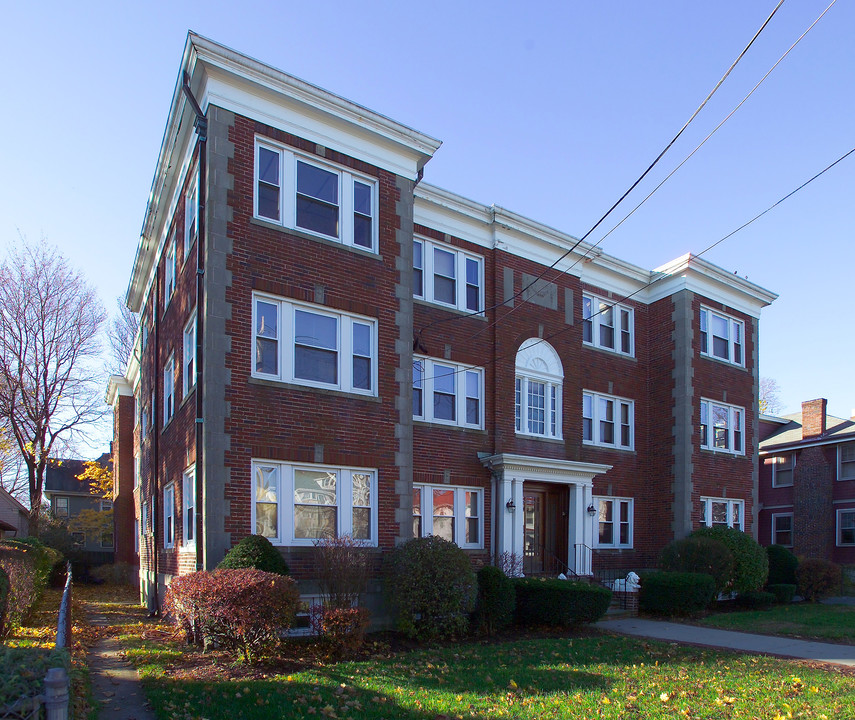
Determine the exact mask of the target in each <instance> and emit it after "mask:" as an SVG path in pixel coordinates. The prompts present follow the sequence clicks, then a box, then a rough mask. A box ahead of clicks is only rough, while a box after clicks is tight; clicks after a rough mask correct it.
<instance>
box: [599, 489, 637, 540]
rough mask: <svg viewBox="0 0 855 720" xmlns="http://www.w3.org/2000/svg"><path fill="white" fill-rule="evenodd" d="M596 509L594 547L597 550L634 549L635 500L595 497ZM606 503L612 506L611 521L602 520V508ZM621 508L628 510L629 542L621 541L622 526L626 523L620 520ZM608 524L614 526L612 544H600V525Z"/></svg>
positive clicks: (603, 496)
mask: <svg viewBox="0 0 855 720" xmlns="http://www.w3.org/2000/svg"><path fill="white" fill-rule="evenodd" d="M593 503H594V507H595V508H596V510H597V512H596V513H594V517H593V523H594V530H593V538H594V547H595V548H604V549H616V548H631V547H633V541H634V536H635V500H634V499H633V498H630V497H609V496H605V495H595V496H594V497H593ZM605 503H611V504H612V519H611V520H610V521H606V520H602V519H601V518H600V515H601V513H602V511H603V510H602V508H603V505H604V504H605ZM621 507H626V508H627V521H626V525H627V536H628V538H629V540H628V542H623V543H622V542H621V541H620V531H621V525H623V524H624V522H623V521H622V520H621V519H620V510H621ZM604 522H608V523H609V524H611V526H612V542H610V543H605V542H600V524H601V523H604Z"/></svg>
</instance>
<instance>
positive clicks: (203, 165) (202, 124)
mask: <svg viewBox="0 0 855 720" xmlns="http://www.w3.org/2000/svg"><path fill="white" fill-rule="evenodd" d="M181 89H182V90H183V91H184V95H185V97H186V98H187V102H189V103H190V107H191V108H193V112H194V113H195V114H196V118H195V120H194V121H193V127H194V128H195V129H196V134H197V135H198V136H199V144H198V147H199V180H198V182H199V186H198V187H197V189H196V192H197V193H198V195H197V197H198V207H199V210H198V213H199V216H198V225H197V238H196V349H195V352H196V362H195V363H194V367H195V369H196V383H195V384H196V427H195V431H196V473H195V477H196V482H195V486H196V488H195V489H196V498H195V504H196V516H195V518H194V521H195V523H196V532H195V538H196V569H197V570H203V569H204V568H205V542H204V537H203V534H204V528H205V523H204V520H203V518H204V511H203V508H204V499H205V494H204V492H203V489H204V486H205V483H204V480H205V465H204V462H203V461H204V430H205V405H204V401H205V385H204V383H203V375H204V372H203V370H204V360H205V356H204V349H205V343H204V337H205V312H204V308H205V253H206V251H207V236H206V233H205V205H206V203H207V192H206V191H207V189H208V183H207V177H208V118H207V117H205V115H204V114H203V113H202V108H200V107H199V103H198V102H197V101H196V98H195V97H194V95H193V91H192V90H191V89H190V75H189V74H188V73H187V71H186V70H185V71H184V75H183V78H182V83H181Z"/></svg>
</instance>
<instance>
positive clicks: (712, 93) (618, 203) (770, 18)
mask: <svg viewBox="0 0 855 720" xmlns="http://www.w3.org/2000/svg"><path fill="white" fill-rule="evenodd" d="M783 4H784V0H779V1H778V4H777V5H775V8H774V9H773V10H772V12H771V13H770V14H769V17H767V18H766V20H765V21H764V22H763V24H762V25H761V26H760V28H759V29H758V30H757V32H755V33H754V36H753V37H752V38H751V40H750V42H749V43H748V44H747V45H746V46H745V48H744V49H743V50H742V52H740V53H739V55H738V57H737V58H736V60H734V61H733V62H732V63H731V65H730V67H729V68H728V69H727V72H725V73H724V75H722V76H721V79H720V80H719V81H718V82H717V83H716V85H715V87H714V88H713V89H712V90H711V91H710V92H709V94H708V95H707V96H706V98H704V101H703V102H702V103H701V104H700V105H699V106H698V108H697V109H696V110H695V112H693V113H692V116H691V117H690V118H689V119H688V120H686V122H685V123H684V124H683V127H681V128H680V130H679V131H678V132H677V134H676V135H675V136H674V137H673V138H672V139H671V141H670V142H669V143H668V144H667V145H666V146H665V148H664V149H663V150H662V151H661V152H660V153H659V155H657V156H656V159H654V160H653V162H652V163H650V165H648V166H647V169H646V170H645V171H644V172H643V173H642V174H641V175H640V176H639V177H638V178H637V179H636V180H635V182H634V183H632V185H630V187H629V189H627V190H626V192H624V194H623V195H621V196H620V198H618V200H617V201H616V202H615V203H614V204H613V205H612V206H611V207H610V208H609V209H608V210H607V211H606V212H605V213H604V214H603V215H602V217H600V219H599V220H597V222H596V223H595V224H594V225H593V226H592V227H591V228H590V229H589V230H588V232H586V233H585V234H584V235H583V236H582V237H581V238H579V239H578V240H577V241H576V242H575V243H574V244H573V245H572V246H571V247H570V249H568V250H567V251H566V252H565V253H564V254H562V255H561V256H560V257H559V258H558V259H557V260H556V261H555V262H553V263H552V264H551V265H550V266H549V267H547V268H546V269H544V271H543V272H542V273H540V275H538V276H537V277H536V278H535V279H534V280H532V281H531V282H530V283H529V284H528V285H526V286H525V287H524V288H522V289H521V290H520V291H519V292H517V293H514V295H512V296H511V297H510V298H508V299H506V300H503V301H502V302H500V303H496V304H495V305H493V306H492V307H489V308H486V309H485V310H483V311H479V312H473V313H468V314H465V315H459V316H453V317H447V318H440V319H438V320H434V321H433V322H430V323H428V324H427V325H425V326H424V327H423V328H422V329H421V330H419V331H418V333H417V336H418V337H417V340H418V338H420V337H421V334H422V333H423V332H424V331H425V330H427V329H428V328H430V327H433V326H434V325H439V324H441V323H444V322H451V321H455V320H460V319H462V318H465V317H472V316H473V315H481V314H483V313H484V312H489V311H491V310H495V309H496V308H499V307H501V306H502V305H505V304H507V303H509V302H511V301H512V300H515V299H516V298H518V297H520V296H521V295H523V293H525V292H526V291H527V290H528V289H529V288H531V287H532V286H533V285H535V284H536V283H537V282H539V281H540V280H542V279H543V277H544V276H545V275H546V273H548V272H549V271H550V270H552V269H554V268H555V266H556V265H558V263H560V262H561V261H562V260H563V259H564V258H566V257H567V256H568V255H569V254H570V253H572V252H573V251H574V250H575V249H576V248H577V247H579V245H581V244H582V243H583V242H584V241H585V239H586V238H587V237H588V236H589V235H590V234H591V233H592V232H594V230H596V229H597V228H598V227H599V226H600V225H601V224H602V223H603V222H604V221H605V220H606V218H607V217H608V216H609V215H611V213H612V212H613V211H614V210H615V208H617V206H618V205H620V204H621V203H622V202H623V201H624V200H625V199H626V197H627V195H629V194H630V193H631V192H632V191H633V190H635V188H636V187H637V186H638V184H639V183H640V182H641V181H642V180H644V178H645V177H647V175H648V174H649V173H650V171H651V170H653V168H654V167H655V166H656V165H657V163H658V162H659V161H660V160H661V159H662V157H663V156H664V155H665V153H666V152H668V151H669V150H670V149H671V147H672V146H673V145H674V143H675V142H677V140H678V139H679V138H680V136H681V135H682V134H683V132H685V130H686V128H687V127H689V125H690V123H691V122H692V121H693V120H694V119H695V118H696V117H697V116H698V115H699V114H700V112H701V110H703V109H704V107H706V105H707V103H708V102H709V101H710V99H711V98H712V96H713V95H715V93H716V92H717V91H718V89H719V88H720V87H721V86H722V84H723V83H724V81H725V80H726V79H727V78H728V76H729V75H730V73H731V72H733V69H734V68H735V67H736V65H737V64H738V63H739V61H740V60H742V58H743V57H744V56H745V54H746V53H747V52H748V50H749V48H751V46H752V45H753V44H754V42H755V41H756V40H757V38H758V37H759V36H760V33H761V32H763V30H764V29H765V28H766V26H767V25H768V24H769V22H770V21H771V20H772V18H773V17H774V16H775V13H777V12H778V10H779V8H780V7H781V5H783Z"/></svg>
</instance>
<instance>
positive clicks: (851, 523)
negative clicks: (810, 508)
mask: <svg viewBox="0 0 855 720" xmlns="http://www.w3.org/2000/svg"><path fill="white" fill-rule="evenodd" d="M844 515H851V516H852V518H851V520H847V521H846V527H844V526H843V516H844ZM843 530H852V533H853V539H852V542H843ZM835 531H836V532H835V535H834V537H835V540H836V544H837V547H852V546H853V545H855V508H840V509H839V510H838V511H837V523H836V525H835Z"/></svg>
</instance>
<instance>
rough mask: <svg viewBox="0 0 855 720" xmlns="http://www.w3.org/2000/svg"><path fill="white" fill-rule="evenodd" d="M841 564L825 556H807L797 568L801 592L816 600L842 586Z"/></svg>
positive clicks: (812, 600)
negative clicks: (826, 558)
mask: <svg viewBox="0 0 855 720" xmlns="http://www.w3.org/2000/svg"><path fill="white" fill-rule="evenodd" d="M840 573H841V570H840V565H837V564H836V563H833V562H831V560H825V559H824V558H806V559H804V560H802V561H801V562H799V566H798V568H796V581H797V582H798V585H799V594H800V595H801V596H802V597H803V598H804V599H805V600H807V601H808V602H816V601H817V600H820V599H822V598H824V597H826V596H828V595H830V594H831V593H833V592H834V591H835V590H838V589H839V588H840Z"/></svg>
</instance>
